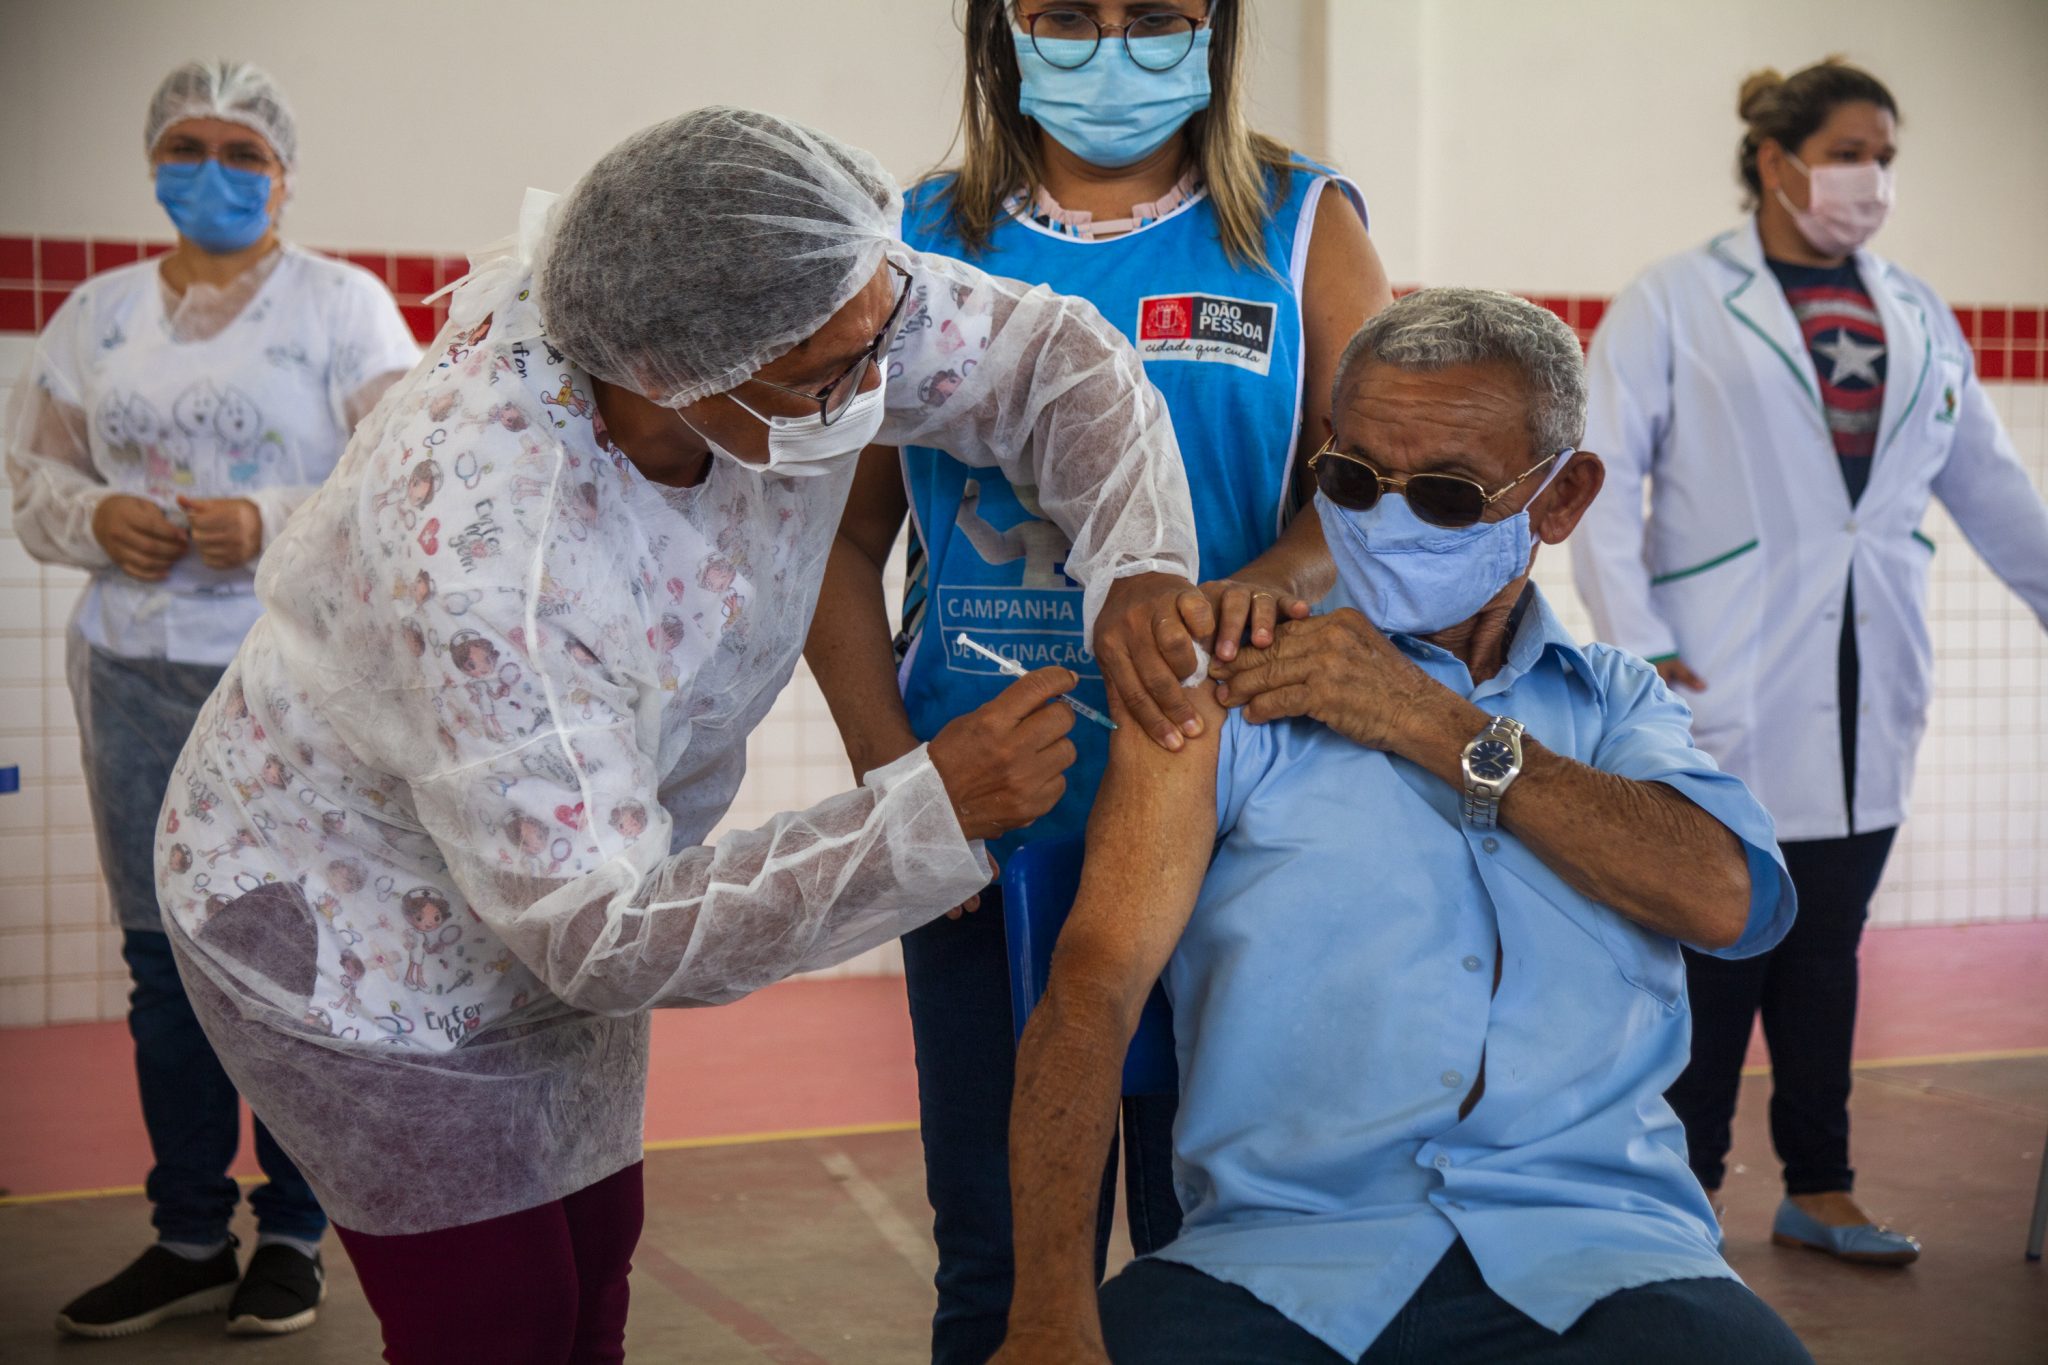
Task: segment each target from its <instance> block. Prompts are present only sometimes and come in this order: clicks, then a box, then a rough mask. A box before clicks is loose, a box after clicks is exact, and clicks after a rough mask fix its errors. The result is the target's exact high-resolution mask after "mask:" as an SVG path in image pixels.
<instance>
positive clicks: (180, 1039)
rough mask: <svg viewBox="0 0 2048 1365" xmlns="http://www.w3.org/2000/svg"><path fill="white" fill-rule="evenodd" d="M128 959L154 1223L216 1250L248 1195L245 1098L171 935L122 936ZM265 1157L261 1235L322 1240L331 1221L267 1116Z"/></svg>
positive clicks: (261, 1157) (131, 932)
mask: <svg viewBox="0 0 2048 1365" xmlns="http://www.w3.org/2000/svg"><path fill="white" fill-rule="evenodd" d="M121 956H122V957H123V958H125V959H127V962H128V973H129V975H130V976H131V977H132V978H133V979H134V982H135V989H134V991H133V992H132V993H131V994H130V995H129V997H128V1032H129V1033H130V1034H131V1035H132V1036H133V1037H134V1039H135V1079H136V1082H137V1085H138V1088H139V1089H140V1090H141V1092H142V1122H143V1125H144V1126H145V1127H146V1128H147V1129H148V1130H149V1149H150V1152H151V1154H152V1155H153V1156H154V1157H155V1158H156V1164H155V1165H154V1166H152V1167H150V1171H149V1181H148V1183H147V1184H146V1185H144V1187H143V1190H144V1193H146V1194H147V1195H148V1196H149V1202H150V1203H151V1204H152V1205H154V1206H155V1208H154V1211H153V1212H152V1214H151V1216H150V1221H151V1222H153V1223H154V1224H155V1225H156V1231H157V1236H158V1237H160V1238H162V1239H163V1240H164V1241H166V1242H198V1243H202V1244H206V1245H211V1244H213V1243H215V1242H219V1241H222V1240H223V1239H225V1238H226V1237H227V1235H228V1220H229V1219H230V1218H232V1217H233V1216H234V1212H235V1201H236V1200H237V1199H238V1198H239V1197H240V1196H241V1186H239V1185H237V1184H236V1183H235V1181H234V1179H233V1178H232V1177H231V1176H229V1175H228V1167H229V1166H231V1165H233V1164H234V1160H235V1148H236V1146H237V1145H238V1144H239V1143H240V1141H241V1123H242V1103H241V1097H240V1096H239V1095H237V1094H236V1093H235V1083H234V1082H233V1081H231V1080H229V1079H228V1073H227V1072H226V1071H224V1070H222V1069H221V1064H220V1058H218V1057H216V1056H215V1055H214V1052H213V1045H212V1044H211V1043H209V1042H207V1040H206V1034H205V1033H204V1032H202V1031H201V1029H200V1027H199V1020H198V1018H197V1017H196V1016H194V1015H193V1013H192V1002H191V1001H190V1000H188V999H187V998H186V996H185V983H184V982H183V981H182V980H180V979H179V977H178V964H177V961H176V960H175V959H174V958H173V957H172V955H171V939H170V935H168V934H164V933H156V932H151V931H148V930H139V929H127V930H123V931H122V934H121ZM256 1160H257V1163H258V1164H259V1165H261V1166H262V1168H263V1174H264V1175H266V1176H268V1177H269V1180H268V1182H267V1183H265V1184H262V1185H258V1186H257V1187H256V1188H255V1189H253V1190H251V1191H250V1192H249V1207H250V1209H251V1210H252V1211H253V1212H254V1213H255V1215H256V1230H257V1231H258V1232H259V1233H264V1232H268V1233H273V1234H275V1235H277V1236H281V1237H292V1238H297V1239H300V1240H303V1241H308V1242H317V1241H319V1240H320V1235H321V1234H322V1233H323V1232H325V1231H326V1230H327V1215H326V1214H324V1213H322V1212H321V1211H320V1201H319V1200H318V1199H316V1198H314V1197H313V1191H312V1188H311V1187H310V1186H308V1185H307V1184H306V1178H305V1177H304V1176H302V1175H300V1174H299V1168H298V1167H297V1166H294V1165H293V1164H292V1159H291V1158H290V1157H288V1156H286V1155H285V1152H284V1148H282V1147H280V1146H278V1145H277V1139H275V1138H273V1137H271V1135H270V1130H269V1129H268V1128H265V1127H264V1126H263V1120H262V1119H260V1118H259V1119H257V1120H256Z"/></svg>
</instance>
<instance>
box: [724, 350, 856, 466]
mask: <svg viewBox="0 0 2048 1365" xmlns="http://www.w3.org/2000/svg"><path fill="white" fill-rule="evenodd" d="M888 387H889V379H888V375H887V373H886V372H885V373H884V374H883V375H882V377H881V379H880V380H879V382H877V383H876V385H875V386H874V387H873V388H872V389H868V390H866V391H864V392H861V393H857V394H855V395H854V396H853V401H852V402H851V403H848V404H847V405H846V410H845V411H844V412H842V413H840V414H839V417H838V420H836V421H834V422H833V423H832V425H830V426H826V425H825V415H824V414H823V413H821V412H813V413H811V414H810V415H809V416H807V417H767V416H764V415H762V414H761V413H758V412H755V411H754V410H753V409H752V408H750V407H748V406H747V405H746V404H745V403H743V402H741V401H740V400H739V399H738V398H736V397H734V396H733V395H732V394H730V393H728V394H727V395H726V397H727V398H731V399H732V401H733V403H734V405H735V406H737V407H738V408H740V410H741V411H743V412H745V413H747V414H748V415H749V416H751V417H753V418H755V419H757V420H758V421H760V422H761V423H762V424H763V425H765V426H766V427H767V428H768V463H766V464H754V463H752V462H751V461H746V460H741V461H739V462H740V463H741V464H744V465H746V466H747V467H748V468H749V469H752V470H754V471H756V472H758V473H762V474H780V475H783V476H784V477H786V478H792V479H804V478H810V477H812V476H813V475H817V474H829V473H831V472H832V470H833V469H834V467H836V465H837V464H838V462H839V461H841V460H843V459H846V458H848V457H849V456H853V455H858V454H859V453H860V452H861V451H862V450H863V449H865V448H866V447H867V445H868V443H869V442H871V441H873V440H874V439H875V434H876V433H877V432H879V431H880V430H881V429H882V419H883V417H885V416H887V410H886V409H885V408H884V406H883V395H884V393H886V392H887V390H888ZM711 448H712V449H713V450H714V451H717V452H718V453H719V454H721V455H730V454H731V452H729V451H726V450H723V449H721V448H720V447H719V446H718V445H717V444H716V443H715V442H714V443H712V446H711ZM733 458H735V459H737V458H738V457H737V456H734V457H733Z"/></svg>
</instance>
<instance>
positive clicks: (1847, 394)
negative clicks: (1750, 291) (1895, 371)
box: [1770, 261, 1885, 502]
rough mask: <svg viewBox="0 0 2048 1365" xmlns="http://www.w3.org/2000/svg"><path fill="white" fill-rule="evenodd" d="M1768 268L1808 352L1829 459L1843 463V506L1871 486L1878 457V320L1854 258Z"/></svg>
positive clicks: (1881, 375) (1778, 263)
mask: <svg viewBox="0 0 2048 1365" xmlns="http://www.w3.org/2000/svg"><path fill="white" fill-rule="evenodd" d="M1770 266H1771V273H1772V274H1774V275H1776V276H1777V277H1778V284H1779V285H1780V286H1781V287H1782V288H1783V289H1784V291H1785V299H1786V301H1787V302H1788V303H1790V304H1791V305H1792V316H1794V317H1795V318H1798V319H1799V331H1800V334H1801V335H1802V336H1804V337H1805V338H1806V349H1807V350H1808V351H1809V352H1811V353H1812V355H1813V368H1814V371H1815V373H1816V374H1818V375H1819V376H1820V401H1821V407H1822V409H1823V411H1825V412H1826V414H1827V419H1828V431H1829V433H1830V434H1831V435H1832V436H1833V437H1834V438H1835V457H1836V458H1837V459H1839V460H1840V461H1841V463H1842V481H1843V482H1844V483H1846V484H1848V485H1849V501H1850V502H1855V501H1856V500H1857V499H1858V498H1860V497H1862V496H1863V489H1864V487H1865V486H1866V485H1867V484H1868V483H1869V482H1870V459H1871V456H1872V455H1874V454H1876V452H1877V421H1878V416H1879V414H1880V413H1881V412H1882V411H1883V408H1884V362H1885V354H1884V320H1883V319H1882V318H1880V317H1879V316H1878V313H1877V305H1876V304H1875V303H1873V302H1871V298H1870V292H1869V291H1868V290H1866V289H1865V288H1864V287H1863V280H1862V278H1861V277H1860V276H1858V275H1857V273H1856V263H1855V262H1854V261H1844V262H1842V264H1840V265H1838V266H1832V267H1828V266H1811V265H1793V264H1791V263H1790V262H1788V261H1771V262H1770Z"/></svg>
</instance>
